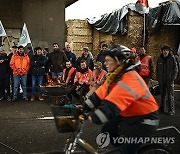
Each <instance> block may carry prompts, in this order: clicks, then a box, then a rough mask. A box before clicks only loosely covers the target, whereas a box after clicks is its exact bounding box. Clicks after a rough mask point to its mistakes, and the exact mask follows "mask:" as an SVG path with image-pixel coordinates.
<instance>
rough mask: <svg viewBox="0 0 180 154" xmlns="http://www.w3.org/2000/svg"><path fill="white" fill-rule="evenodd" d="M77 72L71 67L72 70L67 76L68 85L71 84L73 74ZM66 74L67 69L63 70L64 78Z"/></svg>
mask: <svg viewBox="0 0 180 154" xmlns="http://www.w3.org/2000/svg"><path fill="white" fill-rule="evenodd" d="M74 71H75V68H74V67H71V69H70V70H69V72H68V76H67V78H66V81H65V82H66V84H68V83H69V81H70V79H71V77H72V74H73V72H74ZM65 73H66V68H65V69H64V70H63V77H64V76H65Z"/></svg>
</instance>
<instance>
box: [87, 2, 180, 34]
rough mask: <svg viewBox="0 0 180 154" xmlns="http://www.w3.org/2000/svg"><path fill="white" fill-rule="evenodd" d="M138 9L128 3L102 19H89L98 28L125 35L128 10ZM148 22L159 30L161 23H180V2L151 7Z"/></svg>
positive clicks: (106, 31)
mask: <svg viewBox="0 0 180 154" xmlns="http://www.w3.org/2000/svg"><path fill="white" fill-rule="evenodd" d="M129 9H130V10H133V11H136V12H138V11H137V10H136V7H135V4H128V5H126V6H124V7H122V8H121V9H118V10H115V11H113V12H112V13H109V14H104V15H102V16H101V18H100V19H98V20H96V18H95V19H93V20H89V19H88V22H89V24H91V25H92V26H93V27H95V28H96V29H97V30H99V31H102V32H105V33H109V34H120V35H124V34H127V32H128V11H129ZM146 23H147V27H148V29H150V30H151V31H154V32H156V31H158V30H159V28H160V26H161V25H180V2H177V1H176V2H169V3H167V4H162V5H160V6H158V7H156V8H151V9H150V11H149V13H148V14H147V18H146Z"/></svg>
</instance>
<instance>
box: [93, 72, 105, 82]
mask: <svg viewBox="0 0 180 154" xmlns="http://www.w3.org/2000/svg"><path fill="white" fill-rule="evenodd" d="M106 74H107V72H106V71H105V70H102V71H101V73H100V74H99V76H97V72H96V70H94V71H93V73H92V77H93V81H95V82H97V81H101V80H102V79H103V78H104V76H105V75H106Z"/></svg>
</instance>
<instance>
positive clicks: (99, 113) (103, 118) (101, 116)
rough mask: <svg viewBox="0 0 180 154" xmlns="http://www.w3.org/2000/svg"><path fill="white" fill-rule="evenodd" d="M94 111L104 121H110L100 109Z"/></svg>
mask: <svg viewBox="0 0 180 154" xmlns="http://www.w3.org/2000/svg"><path fill="white" fill-rule="evenodd" d="M94 113H95V114H96V115H97V117H98V118H99V120H100V121H101V122H102V123H105V122H108V119H107V117H106V115H105V114H104V113H103V112H102V111H101V110H99V109H97V110H95V111H94Z"/></svg>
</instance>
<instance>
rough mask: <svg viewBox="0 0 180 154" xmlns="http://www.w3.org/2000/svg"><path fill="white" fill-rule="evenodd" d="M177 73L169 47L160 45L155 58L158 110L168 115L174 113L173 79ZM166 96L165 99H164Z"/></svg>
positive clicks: (175, 63) (174, 60)
mask: <svg viewBox="0 0 180 154" xmlns="http://www.w3.org/2000/svg"><path fill="white" fill-rule="evenodd" d="M177 74H178V67H177V62H176V59H175V57H174V55H173V53H172V52H171V47H170V46H169V45H167V44H164V45H162V47H161V54H160V56H159V57H158V59H157V64H156V78H157V80H158V83H159V86H160V94H161V103H160V108H159V111H160V112H162V113H167V114H169V115H174V114H175V104H174V80H175V79H176V77H177ZM166 98H167V100H166Z"/></svg>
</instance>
